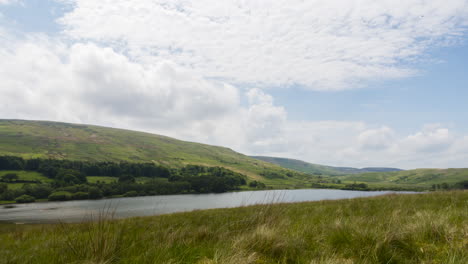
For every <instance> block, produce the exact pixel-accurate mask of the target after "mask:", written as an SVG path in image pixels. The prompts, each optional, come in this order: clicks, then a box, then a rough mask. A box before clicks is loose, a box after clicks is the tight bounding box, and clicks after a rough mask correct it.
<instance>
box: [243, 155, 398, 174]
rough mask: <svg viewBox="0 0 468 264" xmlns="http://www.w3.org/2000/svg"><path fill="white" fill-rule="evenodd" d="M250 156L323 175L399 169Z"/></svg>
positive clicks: (284, 166)
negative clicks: (331, 164) (334, 165)
mask: <svg viewBox="0 0 468 264" xmlns="http://www.w3.org/2000/svg"><path fill="white" fill-rule="evenodd" d="M251 157H252V158H255V159H258V160H263V161H266V162H270V163H274V164H278V165H280V166H281V167H283V168H288V169H292V170H296V171H300V172H304V173H310V174H323V175H330V176H336V175H345V174H358V173H366V172H390V171H401V170H400V169H396V168H362V169H357V168H350V167H332V166H326V165H319V164H313V163H309V162H305V161H301V160H296V159H287V158H277V157H265V156H251Z"/></svg>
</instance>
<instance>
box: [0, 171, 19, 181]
mask: <svg viewBox="0 0 468 264" xmlns="http://www.w3.org/2000/svg"><path fill="white" fill-rule="evenodd" d="M18 179H19V177H18V174H16V173H7V174H5V175H3V176H2V180H3V181H5V182H13V181H17V180H18Z"/></svg>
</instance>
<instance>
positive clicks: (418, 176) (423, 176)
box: [339, 169, 468, 187]
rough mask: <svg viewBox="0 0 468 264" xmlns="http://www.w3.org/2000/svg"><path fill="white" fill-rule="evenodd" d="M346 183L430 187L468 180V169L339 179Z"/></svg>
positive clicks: (370, 174) (365, 174) (409, 171)
mask: <svg viewBox="0 0 468 264" xmlns="http://www.w3.org/2000/svg"><path fill="white" fill-rule="evenodd" d="M339 178H340V179H341V180H342V181H344V182H363V183H368V184H370V185H386V186H412V187H417V186H420V187H430V186H431V185H433V184H442V183H447V184H449V185H453V184H454V183H457V182H461V181H466V180H468V169H416V170H407V171H397V172H375V173H363V174H355V175H347V176H340V177H339Z"/></svg>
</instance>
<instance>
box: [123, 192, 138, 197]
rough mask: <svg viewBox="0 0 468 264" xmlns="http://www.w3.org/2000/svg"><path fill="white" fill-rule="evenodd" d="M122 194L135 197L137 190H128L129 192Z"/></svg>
mask: <svg viewBox="0 0 468 264" xmlns="http://www.w3.org/2000/svg"><path fill="white" fill-rule="evenodd" d="M123 196H124V197H135V196H138V192H137V191H129V192H126V193H125V194H124V195H123Z"/></svg>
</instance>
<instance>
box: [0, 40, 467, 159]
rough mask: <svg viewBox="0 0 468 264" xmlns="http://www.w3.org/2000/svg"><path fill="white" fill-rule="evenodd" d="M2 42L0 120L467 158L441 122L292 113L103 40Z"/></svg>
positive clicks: (301, 151)
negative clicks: (380, 122)
mask: <svg viewBox="0 0 468 264" xmlns="http://www.w3.org/2000/svg"><path fill="white" fill-rule="evenodd" d="M5 43H8V44H5ZM4 45H6V46H4V47H2V48H1V49H0V79H1V80H2V84H1V85H0V98H2V104H0V113H1V114H2V117H3V118H23V119H45V120H56V121H66V122H77V123H91V124H100V125H109V126H114V127H121V128H130V129H137V130H138V129H139V130H144V131H148V132H154V133H159V134H163V135H168V136H173V137H176V138H180V139H185V140H192V141H198V142H204V143H209V144H217V145H222V146H228V147H231V148H233V149H235V150H237V151H241V152H243V153H246V154H263V155H274V156H284V157H291V158H299V159H303V160H307V161H311V162H316V163H325V164H331V165H345V166H401V167H403V168H411V167H427V166H428V164H430V165H431V166H435V165H439V166H446V165H447V164H450V165H452V166H461V165H460V164H463V160H464V159H466V158H468V157H467V156H468V155H467V154H466V153H468V151H467V149H468V143H467V142H468V140H467V138H466V137H463V136H459V135H455V134H454V133H451V132H450V131H449V129H448V128H445V127H443V126H441V125H428V126H425V127H424V128H422V130H421V131H419V132H415V133H412V134H410V135H398V134H397V133H396V132H395V131H394V130H393V129H392V128H389V127H387V126H375V125H371V124H366V123H364V122H344V121H316V122H312V121H293V120H290V119H289V118H288V115H287V111H286V109H284V107H282V106H279V105H277V104H276V103H275V101H274V98H273V97H272V96H271V95H269V94H267V93H266V92H265V91H263V90H261V89H256V88H253V89H247V90H244V89H239V88H238V87H236V86H232V85H229V84H226V83H223V82H220V81H215V80H208V79H206V78H202V77H199V76H196V75H194V74H193V73H192V72H187V71H185V70H184V69H181V68H180V67H179V66H177V65H174V64H173V63H170V62H167V61H160V62H153V63H151V64H142V63H137V62H134V61H132V60H130V59H129V58H128V57H127V56H124V55H122V54H120V53H118V52H116V51H115V50H113V49H111V48H105V47H101V46H99V45H96V44H92V43H84V44H83V43H81V44H80V43H77V44H64V43H63V42H61V41H56V40H52V39H50V38H47V37H44V36H41V35H38V36H34V37H30V38H27V39H25V40H12V39H10V41H9V42H8V41H7V42H4ZM242 98H244V99H245V102H246V103H242V101H243V100H242Z"/></svg>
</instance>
